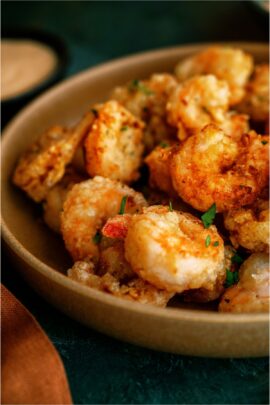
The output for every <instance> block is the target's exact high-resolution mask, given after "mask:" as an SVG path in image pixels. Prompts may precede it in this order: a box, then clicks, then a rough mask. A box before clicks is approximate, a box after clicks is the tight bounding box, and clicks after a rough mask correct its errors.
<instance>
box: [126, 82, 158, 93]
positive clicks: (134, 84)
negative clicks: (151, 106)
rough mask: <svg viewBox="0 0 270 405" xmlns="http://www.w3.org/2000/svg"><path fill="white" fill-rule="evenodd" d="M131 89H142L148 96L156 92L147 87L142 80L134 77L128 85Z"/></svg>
mask: <svg viewBox="0 0 270 405" xmlns="http://www.w3.org/2000/svg"><path fill="white" fill-rule="evenodd" d="M128 89H129V91H141V92H142V93H144V94H146V95H147V96H150V95H152V94H154V92H153V91H152V90H150V89H148V87H146V86H145V85H144V84H143V83H142V82H141V81H140V80H138V79H134V80H132V81H131V82H130V84H129V86H128Z"/></svg>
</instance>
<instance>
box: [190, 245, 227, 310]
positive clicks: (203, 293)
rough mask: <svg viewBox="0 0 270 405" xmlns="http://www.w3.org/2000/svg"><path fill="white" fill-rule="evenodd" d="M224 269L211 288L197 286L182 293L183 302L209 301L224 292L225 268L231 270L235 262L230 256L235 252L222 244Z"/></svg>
mask: <svg viewBox="0 0 270 405" xmlns="http://www.w3.org/2000/svg"><path fill="white" fill-rule="evenodd" d="M224 254H225V259H224V264H223V268H224V271H223V272H220V273H219V274H218V277H217V279H216V282H215V284H214V287H213V289H212V290H209V289H206V288H199V289H195V290H188V291H185V292H184V293H183V297H184V301H185V302H198V303H200V302H202V303H203V302H210V301H215V300H217V299H218V298H219V297H220V296H221V295H222V294H223V292H224V290H225V287H224V284H225V279H226V270H230V271H232V269H233V268H234V267H235V264H233V263H232V257H233V255H234V254H235V250H234V249H233V248H232V246H230V245H227V246H224Z"/></svg>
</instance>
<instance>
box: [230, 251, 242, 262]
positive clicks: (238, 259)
mask: <svg viewBox="0 0 270 405" xmlns="http://www.w3.org/2000/svg"><path fill="white" fill-rule="evenodd" d="M243 261H244V259H242V257H241V256H239V254H238V253H235V254H234V255H233V256H232V258H231V262H232V263H237V264H242V263H243Z"/></svg>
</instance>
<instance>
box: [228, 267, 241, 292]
mask: <svg viewBox="0 0 270 405" xmlns="http://www.w3.org/2000/svg"><path fill="white" fill-rule="evenodd" d="M238 280H239V276H238V271H230V270H229V269H226V281H225V287H226V288H228V287H231V286H232V285H234V284H236V283H237V282H238Z"/></svg>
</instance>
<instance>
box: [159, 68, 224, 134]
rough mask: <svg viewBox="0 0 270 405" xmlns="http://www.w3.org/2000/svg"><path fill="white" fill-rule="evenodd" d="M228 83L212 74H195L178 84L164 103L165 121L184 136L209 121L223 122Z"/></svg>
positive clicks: (192, 132)
mask: <svg viewBox="0 0 270 405" xmlns="http://www.w3.org/2000/svg"><path fill="white" fill-rule="evenodd" d="M229 96H230V91H229V87H228V85H227V83H226V82H225V81H222V80H218V79H217V78H216V77H215V76H213V75H207V76H197V77H194V78H192V79H189V80H187V81H185V82H183V83H181V84H179V85H178V86H177V87H176V88H175V89H174V91H173V92H172V93H171V96H170V98H169V100H168V103H167V112H168V121H169V123H170V124H171V125H173V126H176V127H177V128H178V138H179V139H180V140H184V139H185V138H187V137H188V136H189V135H192V134H194V133H196V132H197V131H198V130H200V129H201V128H202V127H204V126H205V125H207V124H209V123H216V124H219V123H222V122H223V121H224V120H225V112H226V111H227V110H228V107H229Z"/></svg>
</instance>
